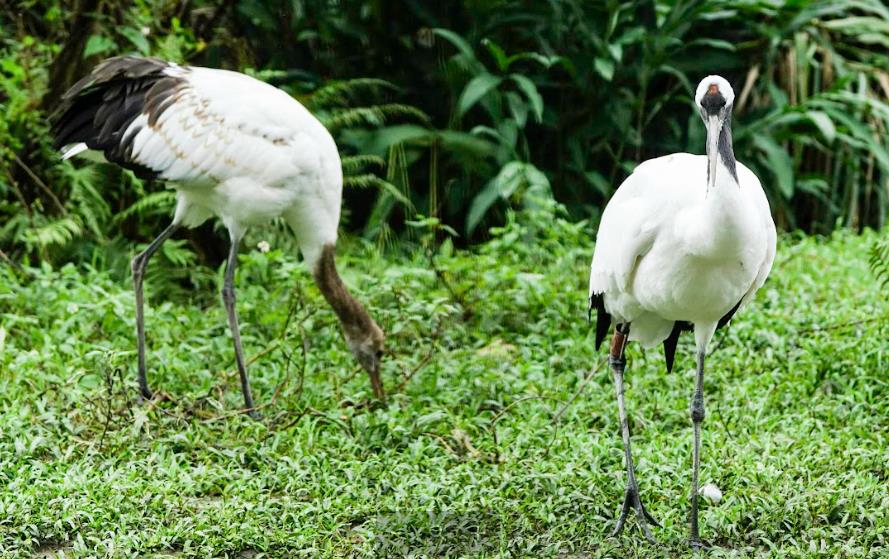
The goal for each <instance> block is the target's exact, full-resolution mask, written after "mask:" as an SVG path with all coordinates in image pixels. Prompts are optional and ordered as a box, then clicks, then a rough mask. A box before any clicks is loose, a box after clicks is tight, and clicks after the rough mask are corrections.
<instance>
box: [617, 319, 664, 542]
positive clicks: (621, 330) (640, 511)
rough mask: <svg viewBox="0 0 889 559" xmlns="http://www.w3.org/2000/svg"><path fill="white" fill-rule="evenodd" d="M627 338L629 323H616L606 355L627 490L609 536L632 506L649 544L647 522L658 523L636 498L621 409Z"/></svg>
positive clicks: (627, 429)
mask: <svg viewBox="0 0 889 559" xmlns="http://www.w3.org/2000/svg"><path fill="white" fill-rule="evenodd" d="M629 335H630V325H629V324H618V325H617V326H616V327H615V329H614V337H613V338H612V340H611V354H610V356H609V362H610V363H611V372H612V374H613V375H614V389H615V391H616V392H617V410H618V413H619V414H620V429H621V435H622V437H623V441H624V455H625V457H626V461H627V489H626V493H625V494H624V504H623V506H622V507H621V511H620V517H619V518H618V520H617V525H616V526H615V527H614V532H612V534H611V535H612V536H617V535H618V534H620V533H621V532H622V531H623V529H624V523H625V522H626V521H627V515H628V514H629V512H630V508H631V507H632V508H633V509H635V511H636V518H637V519H638V521H639V525H640V526H641V527H642V533H643V534H645V538H646V539H647V540H648V541H650V542H652V543H656V540H655V539H654V536H652V535H651V530H650V529H649V527H648V523H649V522H650V523H652V524H654V525H655V526H660V524H658V522H657V521H656V520H655V519H654V518H652V516H651V515H650V514H648V511H647V510H645V506H644V505H643V504H642V498H641V497H640V495H639V484H638V483H636V471H635V468H634V466H633V454H632V452H631V451H630V424H629V422H628V421H627V411H626V407H625V406H624V380H623V378H624V368H625V367H626V363H627V361H626V358H625V357H624V348H625V347H626V345H627V338H628V337H629Z"/></svg>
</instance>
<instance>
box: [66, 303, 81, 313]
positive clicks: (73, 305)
mask: <svg viewBox="0 0 889 559" xmlns="http://www.w3.org/2000/svg"><path fill="white" fill-rule="evenodd" d="M67 310H68V314H77V311H79V310H80V307H79V306H77V303H68V308H67Z"/></svg>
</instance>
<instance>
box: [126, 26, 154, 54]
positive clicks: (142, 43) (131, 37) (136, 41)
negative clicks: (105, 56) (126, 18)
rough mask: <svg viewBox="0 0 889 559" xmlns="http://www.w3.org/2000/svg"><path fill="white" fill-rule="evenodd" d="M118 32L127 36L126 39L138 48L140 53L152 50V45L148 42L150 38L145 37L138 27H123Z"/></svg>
mask: <svg viewBox="0 0 889 559" xmlns="http://www.w3.org/2000/svg"><path fill="white" fill-rule="evenodd" d="M118 32H119V33H120V34H121V35H123V36H124V37H126V39H127V40H128V41H129V42H130V43H132V45H133V46H134V47H136V50H138V51H139V54H148V53H149V51H150V50H151V46H150V45H149V44H148V39H147V38H145V35H143V34H142V33H141V32H140V31H139V30H138V29H134V28H132V27H121V28H120V29H119V30H118Z"/></svg>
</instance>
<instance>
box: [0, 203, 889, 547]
mask: <svg viewBox="0 0 889 559" xmlns="http://www.w3.org/2000/svg"><path fill="white" fill-rule="evenodd" d="M539 211H541V210H539V209H529V210H526V211H523V212H522V213H521V214H514V213H508V214H507V216H506V224H505V226H503V227H500V228H497V229H494V230H493V231H491V233H490V234H491V236H492V240H491V241H490V242H488V243H485V244H481V245H479V246H477V247H475V248H474V249H473V250H472V251H463V250H457V249H455V248H454V246H453V244H452V243H451V242H450V241H449V240H445V241H444V242H443V243H438V244H428V245H425V246H426V248H427V249H428V250H427V251H425V252H423V251H417V252H416V253H415V254H414V255H412V256H409V257H408V256H401V257H396V256H392V255H390V256H388V257H386V258H383V257H382V256H381V255H380V254H379V253H378V252H377V251H375V250H373V249H372V248H367V247H362V246H361V245H356V244H354V243H345V244H344V246H343V247H342V248H343V250H341V251H340V252H341V255H340V256H341V270H342V272H343V274H344V278H345V281H346V282H347V283H348V284H349V285H350V287H352V288H353V289H354V290H355V292H356V293H357V294H358V295H359V296H360V297H361V298H362V299H363V300H365V301H367V302H368V304H369V307H370V309H371V310H372V312H373V313H374V315H375V316H376V317H377V318H378V320H379V322H380V323H381V325H382V326H383V327H384V328H385V329H386V332H387V341H388V349H389V355H388V358H387V360H386V361H385V363H384V367H383V373H384V381H385V383H386V386H387V388H388V391H389V393H390V398H389V401H388V403H387V404H386V405H385V406H382V407H378V408H374V407H369V406H368V405H367V403H368V399H369V398H370V395H371V392H370V388H369V383H368V382H367V379H366V376H365V375H364V374H363V373H362V372H361V370H360V369H359V368H358V366H357V365H356V364H355V363H354V360H353V359H352V358H351V356H350V354H349V352H348V349H347V348H346V347H345V344H344V343H343V340H342V335H341V333H340V331H339V326H338V324H337V321H336V318H335V316H334V315H333V313H332V311H331V310H330V309H329V307H327V305H326V304H325V303H324V301H323V298H322V297H321V295H320V293H319V292H318V291H317V289H316V288H315V287H314V286H313V285H312V283H311V277H310V274H309V273H308V272H307V271H306V270H305V269H304V267H303V266H302V265H301V264H300V263H299V262H298V261H297V260H296V259H295V258H294V257H293V256H292V255H291V254H289V253H287V252H284V251H282V250H278V249H273V250H271V251H269V252H267V253H265V252H262V251H260V250H249V251H247V252H246V253H245V254H243V255H242V257H241V265H240V266H239V268H238V278H237V284H238V286H239V291H238V296H239V297H238V306H239V314H240V316H241V321H242V336H243V341H244V345H245V350H246V353H247V356H248V358H249V359H250V361H251V365H250V372H251V378H252V384H253V388H254V392H255V396H256V398H257V402H258V403H260V404H261V405H263V406H264V407H263V409H262V413H263V419H262V420H260V421H253V420H250V419H249V418H247V417H246V416H244V415H242V414H240V413H238V410H239V406H240V405H241V398H240V392H239V386H238V375H237V372H236V370H235V368H234V364H233V356H232V355H233V354H232V349H231V341H230V338H229V336H228V335H227V328H226V325H225V315H224V312H223V310H222V307H221V304H220V302H219V300H218V296H217V295H216V289H215V287H218V284H219V283H220V282H221V275H220V276H216V277H215V278H214V280H213V283H214V284H215V285H214V286H212V287H211V286H207V287H205V288H204V289H203V290H202V291H198V292H197V293H195V294H192V295H190V296H187V297H186V296H175V295H174V296H172V297H171V296H162V295H161V294H159V293H158V291H157V289H156V285H157V284H156V283H153V281H152V280H151V279H149V280H148V281H147V282H146V288H147V295H148V307H147V314H146V325H147V331H148V344H149V354H148V363H149V369H150V371H149V374H150V380H151V382H152V383H153V386H154V387H155V388H156V390H157V391H158V393H160V394H162V395H164V399H163V400H159V401H156V402H152V403H150V404H144V403H140V402H139V401H138V399H137V387H136V382H135V348H134V340H133V338H134V334H133V295H132V290H131V287H130V284H129V281H127V280H126V279H115V276H114V275H113V274H111V273H109V272H106V271H98V270H93V269H78V268H77V267H74V266H72V265H68V266H64V267H61V268H53V267H52V266H50V265H48V264H44V265H42V266H41V267H39V268H31V267H26V268H24V269H23V270H22V271H20V272H18V271H16V270H15V269H14V268H12V267H3V268H0V408H2V409H3V410H4V413H2V414H0V479H2V482H3V485H4V487H5V488H6V490H5V491H3V492H2V494H0V513H2V518H3V523H2V527H0V555H2V556H3V557H9V558H10V559H18V558H23V559H24V558H30V557H33V556H35V555H36V556H41V554H43V556H46V555H47V554H50V553H56V554H57V555H60V554H61V553H64V554H65V556H66V557H72V558H80V557H84V558H85V557H97V556H98V557H106V556H108V557H116V556H127V557H129V556H139V557H170V556H173V557H194V558H204V557H223V556H228V557H239V556H242V557H244V556H256V557H281V558H283V557H294V556H301V555H306V556H311V557H316V558H326V557H421V556H426V557H492V558H494V557H502V558H506V557H529V556H532V557H541V558H550V557H551V558H557V557H571V556H577V557H586V556H593V557H595V556H599V555H601V556H608V557H637V558H646V557H651V556H652V554H660V555H664V554H667V555H669V556H671V557H689V558H690V557H692V554H691V553H690V552H689V551H688V550H687V548H686V547H685V545H684V543H683V542H684V540H685V538H686V537H687V525H686V522H687V514H688V487H689V484H690V467H691V456H690V449H691V436H692V434H691V425H690V419H689V416H688V402H689V398H690V397H691V393H692V388H693V384H694V381H693V372H692V371H693V363H694V357H693V342H692V340H691V339H690V337H686V338H683V339H682V340H681V341H680V346H679V352H678V354H677V367H676V369H675V370H674V373H673V374H671V375H667V374H666V373H665V372H664V368H663V357H662V355H661V353H660V351H659V350H652V351H643V350H641V349H640V348H638V347H637V346H635V345H631V346H630V348H629V352H630V353H629V365H628V370H627V403H628V406H629V408H628V409H629V413H630V416H631V420H632V432H633V437H634V438H633V442H634V450H635V452H636V456H637V475H638V476H639V479H640V483H641V485H642V488H643V492H644V496H645V499H646V505H647V507H648V508H649V510H650V511H651V513H652V514H653V515H654V516H655V517H656V518H657V519H658V520H659V521H660V522H661V523H662V524H663V525H664V528H663V529H658V530H657V531H656V535H657V536H658V538H660V539H661V540H662V542H664V547H663V548H658V549H654V548H652V547H651V546H649V545H648V544H647V543H645V542H644V539H643V538H642V537H641V534H640V533H639V532H638V530H637V529H636V527H635V524H634V521H633V520H632V519H631V520H630V522H629V524H628V528H627V531H626V532H625V534H624V535H623V536H622V537H621V538H619V539H612V538H609V537H608V536H607V534H608V531H609V530H610V528H611V527H612V526H613V522H614V520H615V518H616V515H617V512H618V508H619V504H620V501H621V499H622V497H623V489H624V485H623V483H624V477H623V461H622V451H621V442H620V437H619V430H618V425H617V410H616V405H615V403H614V389H613V385H612V380H611V376H610V374H609V373H608V371H607V365H606V364H605V362H604V361H605V359H604V348H600V349H599V350H597V349H596V348H595V347H593V337H594V333H593V327H592V326H591V325H590V324H588V323H587V321H586V313H585V307H586V301H585V283H586V270H587V266H588V264H589V255H590V252H591V250H592V238H591V234H590V227H589V226H588V224H586V223H582V222H581V223H572V222H569V221H566V220H565V219H564V213H563V212H561V211H559V210H558V209H553V210H552V211H549V210H547V211H549V213H547V214H545V215H540V214H539V213H538V212H539ZM414 225H415V226H416V227H417V228H419V229H421V230H422V231H424V233H423V234H422V235H423V238H425V239H427V240H430V239H431V240H434V239H435V238H436V235H437V234H440V233H444V232H445V231H444V230H441V229H439V227H440V222H437V221H436V220H435V219H433V218H423V219H421V220H418V221H417V222H414ZM874 237H875V236H874V235H873V234H867V235H865V236H864V237H863V238H862V237H855V236H852V235H850V234H847V233H838V234H835V235H834V236H833V237H832V238H830V239H816V238H808V239H797V240H793V239H783V240H782V242H781V243H780V246H779V250H778V259H777V261H776V263H775V267H774V269H773V272H772V275H771V277H770V279H769V280H768V282H767V283H766V285H765V286H764V288H763V289H762V290H761V291H760V292H759V293H758V294H757V297H756V298H755V299H754V300H753V302H752V304H751V305H750V306H749V307H746V308H745V309H743V310H742V311H741V312H740V313H739V314H738V315H737V317H736V318H735V319H734V321H733V322H732V324H731V326H730V327H729V328H728V329H727V330H722V331H720V332H719V333H718V334H717V337H716V339H715V342H714V348H713V351H712V354H711V356H710V358H709V359H708V372H707V377H706V406H707V419H706V420H705V423H704V446H703V454H702V472H701V475H702V481H704V482H710V483H715V484H716V485H717V486H719V487H720V488H721V489H722V491H723V493H724V495H725V497H724V498H723V500H722V501H721V502H720V503H719V504H718V505H707V504H705V505H704V508H703V510H702V514H701V521H702V533H703V535H704V536H705V537H706V538H708V539H710V540H711V541H712V542H713V543H714V544H715V546H716V547H715V549H714V550H713V551H711V552H709V553H708V555H709V556H711V557H764V558H767V557H774V558H778V557H781V558H821V557H837V556H843V557H850V558H861V559H864V558H868V559H869V558H871V557H879V556H880V554H881V553H882V551H883V549H885V541H886V535H887V534H886V526H887V512H886V507H885V506H883V504H884V503H885V502H886V500H887V498H889V494H887V488H889V484H887V483H886V481H887V465H886V460H885V441H886V438H887V436H889V432H887V428H889V427H887V423H886V421H885V418H886V414H887V413H889V409H887V402H889V393H887V384H886V382H885V375H884V374H883V371H885V370H886V369H887V367H886V365H887V363H886V359H887V355H886V347H885V340H886V337H887V334H889V332H887V325H889V321H887V315H889V303H887V301H886V298H885V297H883V296H882V294H881V293H880V291H879V288H878V286H877V284H876V283H875V282H874V281H873V278H872V276H871V275H870V273H869V271H868V263H867V257H866V250H867V247H868V246H869V245H870V243H871V242H872V241H873V239H874ZM122 265H123V266H124V267H125V265H126V264H125V263H122ZM153 268H154V269H155V270H159V273H163V272H164V271H167V272H168V271H170V270H172V269H174V268H172V267H171V265H169V264H167V265H163V264H159V265H158V266H153ZM810 542H817V543H816V544H814V546H813V544H811V543H810Z"/></svg>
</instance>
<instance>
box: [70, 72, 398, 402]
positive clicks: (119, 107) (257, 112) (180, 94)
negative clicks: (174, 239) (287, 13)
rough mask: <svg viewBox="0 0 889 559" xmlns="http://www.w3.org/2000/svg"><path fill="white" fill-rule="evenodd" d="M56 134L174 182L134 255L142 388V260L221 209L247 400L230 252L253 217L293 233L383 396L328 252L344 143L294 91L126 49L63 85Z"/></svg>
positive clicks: (372, 326)
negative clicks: (162, 217) (162, 211)
mask: <svg viewBox="0 0 889 559" xmlns="http://www.w3.org/2000/svg"><path fill="white" fill-rule="evenodd" d="M53 135H54V137H55V146H56V147H57V148H58V149H61V150H62V151H63V158H65V159H67V158H69V157H73V156H75V155H77V154H79V153H81V152H87V151H88V150H89V151H93V152H100V154H101V155H102V156H103V157H104V159H106V160H107V161H111V162H114V163H117V164H118V165H121V166H123V167H125V168H127V169H130V170H132V171H133V172H135V173H136V175H138V176H140V177H142V178H156V179H160V180H163V181H167V182H168V183H169V185H170V186H171V187H172V188H175V189H176V191H177V192H176V211H175V214H174V216H173V222H172V223H171V224H170V226H169V227H167V228H166V229H165V230H164V231H163V232H162V233H161V234H160V235H159V236H158V237H157V238H156V239H155V240H154V241H153V242H152V243H150V244H149V245H148V247H147V248H146V249H145V250H144V251H143V252H142V253H140V254H138V255H137V256H136V257H135V258H133V262H132V268H133V282H134V285H135V290H136V337H137V341H138V368H139V387H140V390H141V392H142V395H143V396H144V397H146V398H150V397H151V391H150V390H149V388H148V382H147V379H146V366H145V327H144V317H143V297H142V279H143V276H144V273H145V268H146V266H147V264H148V260H149V259H150V258H151V255H152V254H154V253H155V252H156V251H157V249H158V248H159V247H160V246H161V244H163V242H164V241H165V240H166V239H168V238H169V237H170V236H171V235H172V234H173V233H174V232H175V231H176V230H177V229H179V228H180V227H182V226H185V227H197V226H198V225H200V224H201V223H203V222H204V221H206V220H207V219H208V218H210V217H212V216H217V217H219V218H220V219H221V220H222V222H223V223H224V224H225V226H226V228H227V229H228V232H229V237H230V238H231V248H230V251H229V255H228V262H227V266H226V272H225V282H224V285H223V288H222V298H223V302H224V303H225V309H226V313H227V315H228V322H229V326H230V328H231V332H232V339H233V341H234V346H235V361H236V363H237V366H238V372H239V373H240V377H241V389H242V391H243V394H244V403H245V405H246V407H247V408H248V409H250V410H252V409H253V408H254V406H253V398H252V396H251V393H250V386H249V383H248V380H247V369H246V364H245V362H244V355H243V349H242V347H241V335H240V328H239V326H238V318H237V313H236V310H235V290H234V271H235V266H236V264H237V252H238V246H239V245H240V242H241V239H242V238H243V236H244V232H245V231H246V229H247V228H248V227H250V226H253V225H261V224H264V223H267V222H268V221H270V220H271V219H274V218H277V217H281V218H283V219H284V220H285V221H286V222H287V223H288V224H289V225H290V227H291V229H292V230H293V231H294V233H295V234H296V236H297V239H298V241H299V245H300V249H301V251H302V253H303V257H304V258H305V261H306V263H307V264H308V265H309V267H310V269H311V270H312V273H313V275H314V278H315V281H316V283H317V284H318V287H319V289H320V290H321V292H322V293H323V295H324V297H325V299H326V300H327V302H328V303H329V304H330V306H331V307H332V308H333V310H334V312H335V313H336V315H337V317H338V318H339V320H340V323H341V325H342V329H343V334H344V335H345V338H346V342H347V343H348V345H349V349H350V350H351V351H352V353H353V354H354V356H355V358H356V359H357V360H358V362H359V363H360V364H361V366H362V367H363V368H364V369H365V370H366V371H367V373H368V375H369V376H370V381H371V385H372V387H373V391H374V394H375V395H376V396H377V397H378V398H383V396H384V391H383V384H382V381H381V379H380V371H379V368H380V359H381V357H382V355H383V343H384V340H383V331H382V330H381V329H380V327H379V326H377V324H376V323H375V322H374V320H373V319H372V318H371V317H370V315H369V314H368V313H367V311H366V310H365V309H364V307H363V306H362V305H361V303H359V302H358V301H357V300H356V299H355V298H354V297H353V296H352V295H351V294H350V293H349V291H348V289H346V286H345V284H344V283H343V282H342V280H341V279H340V276H339V274H338V273H337V269H336V264H335V261H334V247H335V245H336V240H337V227H338V225H339V218H340V203H341V198H342V187H343V176H342V168H341V163H340V157H339V153H338V151H337V148H336V144H335V142H334V141H333V138H332V137H331V135H330V133H329V132H328V131H327V130H326V129H325V128H324V126H323V125H322V124H321V123H320V122H319V121H318V120H317V119H316V118H315V117H314V116H312V114H311V113H309V111H308V110H306V108H305V107H303V106H302V105H301V104H300V103H299V102H297V101H296V100H295V99H293V98H292V97H291V96H290V95H288V94H287V93H285V92H283V91H281V90H280V89H277V88H275V87H272V86H271V85H268V84H266V83H264V82H261V81H259V80H256V79H254V78H251V77H249V76H245V75H244V74H239V73H236V72H229V71H226V70H215V69H210V68H199V67H190V66H180V65H178V64H175V63H171V62H165V61H163V60H158V59H156V58H141V57H132V56H121V57H116V58H110V59H108V60H105V61H104V62H102V63H101V64H99V65H98V66H96V67H95V68H94V69H93V71H92V72H90V74H89V75H87V76H86V77H84V78H83V79H82V80H80V81H79V82H77V83H76V84H75V85H74V86H72V87H71V89H70V90H69V91H68V92H67V93H65V95H64V96H63V98H62V103H61V106H60V107H59V110H58V111H57V113H56V114H55V115H54V118H53Z"/></svg>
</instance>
